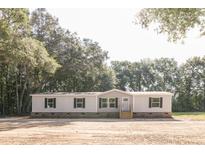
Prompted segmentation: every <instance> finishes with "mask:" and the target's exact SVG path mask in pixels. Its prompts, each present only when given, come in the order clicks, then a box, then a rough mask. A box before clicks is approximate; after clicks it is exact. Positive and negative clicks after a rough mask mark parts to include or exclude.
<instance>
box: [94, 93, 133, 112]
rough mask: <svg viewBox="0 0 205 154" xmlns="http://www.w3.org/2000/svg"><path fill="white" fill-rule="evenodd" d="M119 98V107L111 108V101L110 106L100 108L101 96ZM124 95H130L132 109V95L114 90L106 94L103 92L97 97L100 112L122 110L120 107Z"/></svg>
mask: <svg viewBox="0 0 205 154" xmlns="http://www.w3.org/2000/svg"><path fill="white" fill-rule="evenodd" d="M104 97H107V98H112V97H113V98H116V97H117V98H118V108H109V103H108V107H107V108H99V98H104ZM123 97H128V99H129V101H130V107H131V109H132V98H133V97H132V96H131V95H129V94H124V93H121V92H116V91H112V92H109V93H105V94H101V95H99V96H98V97H97V111H98V112H120V108H121V103H122V98H123Z"/></svg>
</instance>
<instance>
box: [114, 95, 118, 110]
mask: <svg viewBox="0 0 205 154" xmlns="http://www.w3.org/2000/svg"><path fill="white" fill-rule="evenodd" d="M115 107H116V108H118V98H117V97H116V98H115Z"/></svg>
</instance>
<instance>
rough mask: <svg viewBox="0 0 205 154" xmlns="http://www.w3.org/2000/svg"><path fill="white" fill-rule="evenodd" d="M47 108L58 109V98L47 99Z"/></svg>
mask: <svg viewBox="0 0 205 154" xmlns="http://www.w3.org/2000/svg"><path fill="white" fill-rule="evenodd" d="M45 108H56V98H45Z"/></svg>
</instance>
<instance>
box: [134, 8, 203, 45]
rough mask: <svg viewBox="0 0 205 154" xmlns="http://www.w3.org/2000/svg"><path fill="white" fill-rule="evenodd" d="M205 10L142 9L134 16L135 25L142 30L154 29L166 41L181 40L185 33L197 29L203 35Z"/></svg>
mask: <svg viewBox="0 0 205 154" xmlns="http://www.w3.org/2000/svg"><path fill="white" fill-rule="evenodd" d="M204 16H205V9H200V8H165V9H162V8H158V9H142V10H141V11H140V12H139V13H138V14H137V16H136V20H135V21H136V24H140V25H142V27H143V28H148V27H155V30H156V31H157V32H158V33H165V34H167V35H168V40H169V41H173V42H176V41H178V40H183V39H184V38H185V37H186V34H187V32H188V31H189V30H190V29H193V28H199V31H200V34H201V35H204V34H205V20H204Z"/></svg>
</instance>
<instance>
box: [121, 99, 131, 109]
mask: <svg viewBox="0 0 205 154" xmlns="http://www.w3.org/2000/svg"><path fill="white" fill-rule="evenodd" d="M129 111H130V102H129V98H127V97H123V98H122V112H129Z"/></svg>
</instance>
